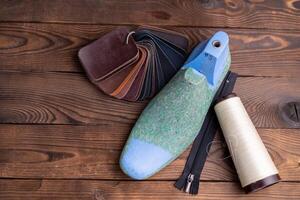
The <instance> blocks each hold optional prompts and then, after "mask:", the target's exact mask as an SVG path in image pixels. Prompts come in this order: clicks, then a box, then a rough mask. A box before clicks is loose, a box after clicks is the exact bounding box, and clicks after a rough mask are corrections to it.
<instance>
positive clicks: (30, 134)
mask: <svg viewBox="0 0 300 200" xmlns="http://www.w3.org/2000/svg"><path fill="white" fill-rule="evenodd" d="M130 128H131V126H128V125H119V124H115V125H112V126H107V125H103V126H62V125H58V126H54V125H39V126H37V125H35V126H34V125H0V141H1V142H0V172H1V177H7V178H10V177H14V178H37V177H39V178H84V179H87V178H89V179H102V180H103V179H109V180H112V179H113V180H115V179H117V180H124V179H128V177H127V176H125V175H124V174H123V173H122V172H121V170H120V168H119V164H118V160H119V155H120V153H121V150H122V148H123V145H124V143H125V141H126V139H127V137H128V134H129V132H130ZM259 134H260V136H261V138H262V140H263V142H264V143H265V145H266V147H267V148H268V150H269V152H270V154H271V156H272V157H273V159H274V162H275V164H276V165H277V167H278V169H279V171H280V175H281V177H282V179H283V180H284V181H300V168H299V164H300V163H299V156H300V152H299V145H298V144H299V142H300V130H299V129H259ZM224 145H225V143H224V141H223V140H222V139H221V138H220V136H219V135H218V136H217V137H216V138H215V142H213V146H212V149H211V151H210V154H209V156H208V161H207V162H206V164H205V167H204V171H203V174H202V176H201V179H202V180H215V181H233V180H234V181H237V176H236V172H235V170H234V168H233V167H232V163H231V160H230V159H225V160H223V158H224V157H227V156H228V155H229V154H228V153H227V152H226V147H225V146H224ZM188 153H189V150H188V151H186V152H184V153H183V154H182V155H181V156H180V157H179V158H178V159H177V160H175V161H174V162H173V163H172V164H171V165H169V166H168V167H166V168H165V169H163V170H162V171H161V172H159V173H158V174H156V175H155V176H153V177H151V179H152V180H176V179H177V178H178V177H179V176H180V174H181V172H182V169H183V167H184V164H185V161H186V158H187V156H188Z"/></svg>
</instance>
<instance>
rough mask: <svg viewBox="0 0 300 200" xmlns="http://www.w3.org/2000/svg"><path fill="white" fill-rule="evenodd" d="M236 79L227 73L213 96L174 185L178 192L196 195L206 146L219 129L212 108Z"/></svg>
mask: <svg viewBox="0 0 300 200" xmlns="http://www.w3.org/2000/svg"><path fill="white" fill-rule="evenodd" d="M236 79H237V74H236V73H233V72H231V71H229V72H228V73H227V75H226V77H225V79H224V81H223V82H222V84H221V86H220V88H219V89H218V91H217V93H216V95H215V96H214V99H213V101H212V104H211V107H210V108H209V110H208V112H207V115H206V117H205V120H204V122H203V125H202V127H201V130H200V131H199V133H198V135H197V137H196V138H195V140H194V142H193V145H192V149H191V151H190V154H189V156H188V159H187V161H186V164H185V166H184V170H183V172H182V175H181V176H180V177H179V179H178V180H177V181H176V183H175V184H174V186H175V187H176V188H178V189H179V190H182V189H183V190H184V191H185V192H186V193H190V194H198V189H199V180H200V175H201V172H202V169H203V167H204V163H205V161H206V158H207V150H208V151H209V148H208V149H207V145H209V143H211V142H212V141H213V139H214V137H215V134H216V132H217V130H218V129H219V123H218V120H217V117H216V114H215V113H214V110H213V106H214V105H215V103H216V101H217V100H218V99H220V98H222V97H224V96H226V95H228V94H230V93H232V91H233V87H234V84H235V82H236ZM209 147H210V146H209Z"/></svg>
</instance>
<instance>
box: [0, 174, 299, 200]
mask: <svg viewBox="0 0 300 200" xmlns="http://www.w3.org/2000/svg"><path fill="white" fill-rule="evenodd" d="M0 188H1V190H0V198H1V199H5V200H15V199H32V200H35V199H43V200H45V199H64V200H65V199H89V200H90V199H96V200H106V199H109V200H118V199H131V200H135V199H164V200H168V199H169V200H176V199H178V200H182V199H206V200H207V199H224V200H232V199H241V200H246V199H248V200H249V199H255V200H265V199H291V200H293V199H295V200H297V199H299V198H300V188H299V184H298V183H285V182H282V183H278V184H276V185H273V186H272V187H269V188H266V189H264V190H261V191H259V192H256V193H252V194H245V193H244V192H243V191H242V189H241V188H240V186H239V184H238V183H222V182H220V183H218V182H216V183H214V182H204V183H201V192H200V193H199V194H198V195H196V196H192V195H187V194H185V193H183V192H181V191H178V190H177V189H175V188H174V187H173V182H169V181H146V182H145V181H139V182H134V181H121V182H119V181H90V180H71V181H66V180H9V179H8V180H3V179H2V180H1V179H0Z"/></svg>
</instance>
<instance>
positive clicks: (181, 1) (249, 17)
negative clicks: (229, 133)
mask: <svg viewBox="0 0 300 200" xmlns="http://www.w3.org/2000/svg"><path fill="white" fill-rule="evenodd" d="M299 10H300V2H299V1H298V0H289V1H285V0H277V1H274V0H259V1H257V0H248V1H244V0H226V1H219V0H175V1H174V0H158V1H157V0H147V1H136V0H127V1H118V0H102V1H97V0H89V1H73V0H65V1H59V0H51V1H44V0H25V1H20V0H14V1H8V0H5V1H1V4H0V20H1V21H9V22H15V21H17V22H55V23H96V24H154V25H173V26H174V25H179V26H210V27H211V26H214V27H251V28H272V29H299V27H300V26H299V25H300V12H299Z"/></svg>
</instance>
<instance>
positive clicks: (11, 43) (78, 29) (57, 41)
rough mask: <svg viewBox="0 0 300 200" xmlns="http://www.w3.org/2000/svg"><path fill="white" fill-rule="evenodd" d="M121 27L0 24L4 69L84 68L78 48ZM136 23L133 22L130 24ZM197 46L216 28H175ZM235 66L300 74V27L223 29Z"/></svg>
mask: <svg viewBox="0 0 300 200" xmlns="http://www.w3.org/2000/svg"><path fill="white" fill-rule="evenodd" d="M116 27H117V26H108V25H106V26H101V25H62V24H32V23H25V24H19V23H17V24H7V23H0V60H1V64H0V70H18V71H64V72H65V71H67V72H69V71H72V72H82V67H81V65H80V63H79V60H78V58H77V52H78V50H79V49H80V48H81V47H82V46H84V45H86V44H88V43H90V42H92V41H93V40H95V39H97V38H99V37H101V36H102V35H104V34H105V33H107V32H109V31H111V30H113V29H114V28H116ZM132 27H133V28H134V26H132ZM166 28H167V29H172V30H175V31H178V32H181V33H184V34H186V35H187V36H188V37H189V38H190V41H191V46H194V45H195V44H197V43H198V42H199V41H203V40H205V39H207V38H208V37H210V36H211V35H212V34H213V33H214V32H216V31H218V30H220V29H216V28H180V27H177V28H174V27H166ZM223 30H224V31H226V32H228V33H229V36H230V48H231V53H232V65H231V69H232V70H233V71H235V72H237V73H239V74H240V75H244V76H249V75H250V76H288V77H299V76H300V68H299V65H300V31H295V30H293V31H276V32H274V31H270V30H253V29H223Z"/></svg>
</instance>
